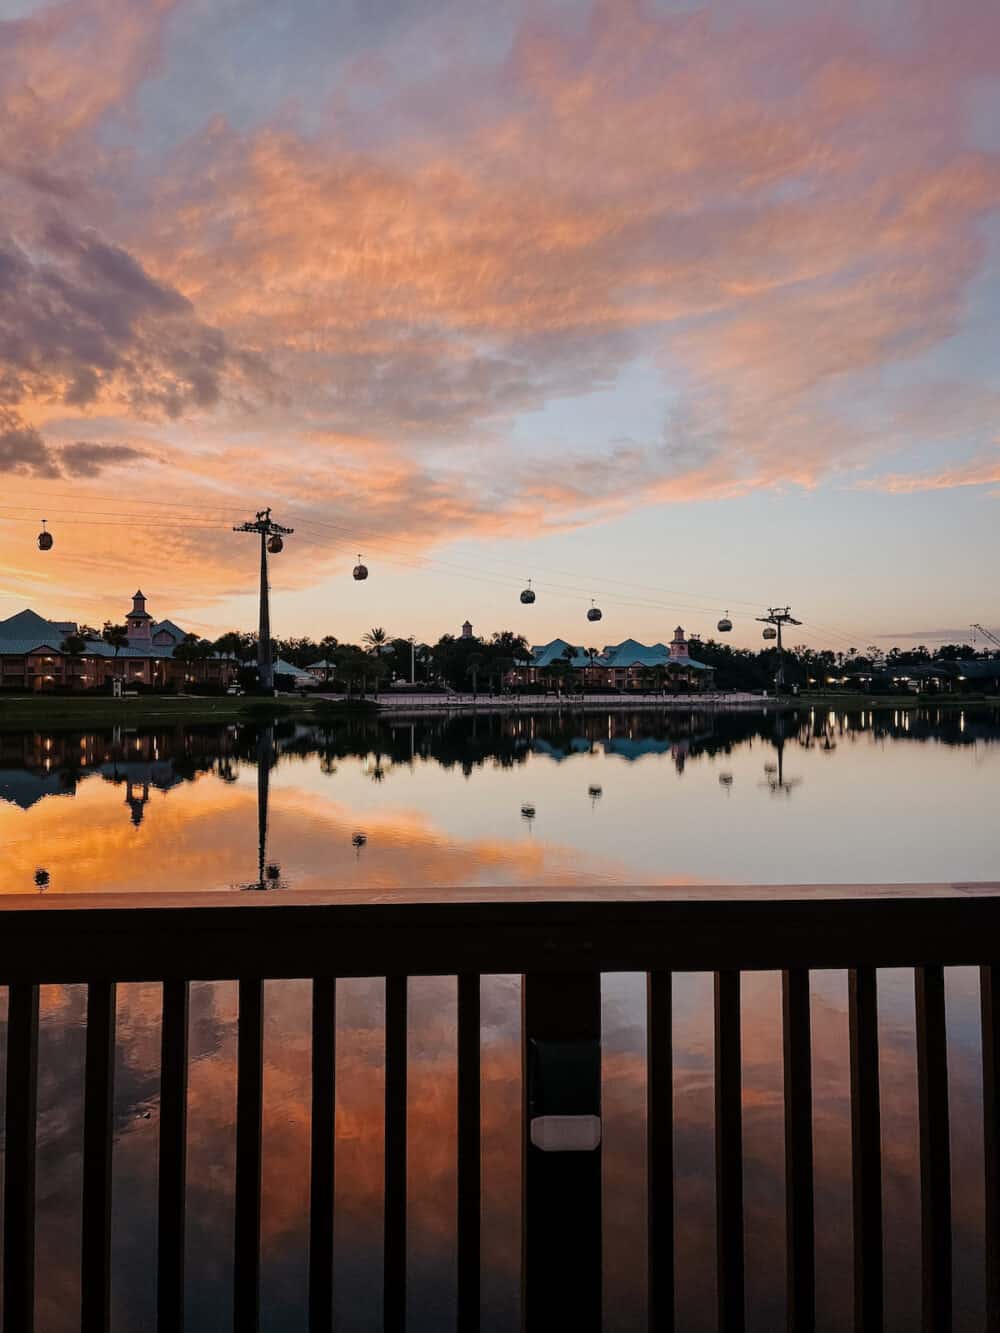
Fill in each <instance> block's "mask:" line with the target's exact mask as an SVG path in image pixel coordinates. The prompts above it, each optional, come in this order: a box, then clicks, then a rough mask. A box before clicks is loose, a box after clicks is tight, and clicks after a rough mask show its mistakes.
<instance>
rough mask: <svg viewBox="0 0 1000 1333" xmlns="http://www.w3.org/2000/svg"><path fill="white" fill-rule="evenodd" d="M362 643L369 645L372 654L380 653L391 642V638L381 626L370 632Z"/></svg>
mask: <svg viewBox="0 0 1000 1333" xmlns="http://www.w3.org/2000/svg"><path fill="white" fill-rule="evenodd" d="M362 642H364V643H367V645H368V649H369V651H370V652H373V653H378V652H381V650H382V649H383V648H384V647H385V645H386V644H387V643H388V642H389V636H388V634H386V632H385V630H384V629H383V628H382V626H381V625H376V626H375V627H374V628H373V629H370V630H368V632H367V633H366V634H365V636H364V638H363V640H362Z"/></svg>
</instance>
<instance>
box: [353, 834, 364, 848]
mask: <svg viewBox="0 0 1000 1333" xmlns="http://www.w3.org/2000/svg"><path fill="white" fill-rule="evenodd" d="M367 841H368V835H367V833H355V834H354V835H353V837H352V838H351V846H352V847H354V848H356V849H357V850H359V851H360V849H361V848H362V847H363V846H364V845H365V843H366V842H367Z"/></svg>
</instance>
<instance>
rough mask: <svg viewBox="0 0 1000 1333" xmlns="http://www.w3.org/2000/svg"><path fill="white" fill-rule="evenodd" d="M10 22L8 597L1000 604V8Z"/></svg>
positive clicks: (920, 621) (424, 9) (823, 621)
mask: <svg viewBox="0 0 1000 1333" xmlns="http://www.w3.org/2000/svg"><path fill="white" fill-rule="evenodd" d="M0 19H2V21H0V617H4V616H7V615H10V614H12V613H14V612H16V611H18V610H20V609H21V608H22V607H24V606H28V605H30V606H32V607H34V608H35V609H36V610H38V611H39V612H41V613H42V614H44V615H48V616H52V617H54V618H59V619H63V618H76V619H83V620H89V621H95V620H96V621H100V620H103V619H105V618H107V617H113V618H115V619H121V618H122V616H123V614H124V611H125V609H126V607H127V606H128V605H129V599H130V596H131V593H132V592H133V591H134V590H135V588H136V586H137V585H141V586H142V588H143V591H144V592H145V593H146V594H147V596H148V598H149V602H150V610H151V611H152V612H153V614H154V615H155V616H158V617H159V616H170V617H171V618H173V619H176V620H179V621H180V622H181V623H184V624H185V625H188V626H190V627H192V628H196V629H198V630H199V631H201V632H204V633H218V632H221V631H223V630H225V629H228V628H232V627H242V628H250V627H251V626H253V624H254V623H255V619H256V608H255V582H256V573H257V571H256V552H255V548H254V543H253V541H252V539H251V538H250V537H247V536H238V535H236V534H234V533H232V531H231V528H232V526H233V524H234V523H238V522H239V521H241V520H242V519H243V518H249V517H252V515H253V511H255V510H256V509H258V508H259V507H261V506H263V505H266V504H271V505H272V506H273V508H274V514H275V517H276V518H277V519H279V520H280V521H282V522H285V523H287V524H288V525H289V526H292V527H294V528H295V529H296V532H295V535H294V537H292V538H290V539H289V540H288V542H287V544H286V550H285V552H284V554H282V555H281V556H280V557H278V558H277V560H276V561H275V562H274V566H273V570H272V583H273V587H274V607H273V613H272V621H273V626H274V630H275V633H276V634H278V635H286V634H293V633H295V634H299V633H308V634H312V635H314V636H317V637H318V636H321V635H323V634H326V633H333V634H336V635H337V636H338V637H339V638H341V639H351V638H357V637H359V636H360V634H361V633H362V632H363V630H364V629H365V628H367V627H368V626H371V625H374V624H380V625H384V626H386V627H387V628H388V629H389V631H390V632H391V633H394V634H401V635H408V634H411V633H413V634H416V635H417V636H418V637H421V638H431V639H433V638H436V637H437V636H438V635H439V634H440V633H441V632H443V631H445V630H451V631H453V632H457V631H458V627H459V625H460V624H461V622H462V620H464V619H465V618H466V617H468V618H469V619H470V620H472V621H473V622H474V624H475V627H476V629H477V631H482V632H487V633H488V632H489V631H491V630H493V629H500V628H512V629H515V630H517V631H519V632H523V633H524V634H525V635H526V636H527V637H528V639H529V640H530V641H531V642H540V641H544V640H547V639H549V638H552V637H554V636H555V635H557V634H559V635H562V636H563V637H566V638H569V639H571V640H574V641H577V642H584V641H586V642H588V643H589V642H595V641H596V642H599V643H605V642H615V641H617V640H620V639H622V638H624V637H626V636H628V635H632V636H634V637H636V638H640V639H646V640H653V639H664V638H669V636H670V634H671V633H672V630H673V626H674V625H675V624H677V623H678V622H680V623H682V624H683V625H684V626H685V627H686V628H688V629H691V630H695V631H700V632H701V633H703V634H705V633H708V632H709V631H711V629H712V628H713V626H714V622H715V621H716V620H717V619H718V617H719V616H720V615H721V614H722V613H723V612H724V611H725V610H727V609H728V610H729V612H730V613H731V615H732V618H733V620H734V622H735V624H736V632H735V633H734V635H733V639H734V641H735V642H737V643H746V644H754V645H756V644H758V643H759V642H760V637H759V631H760V628H761V627H760V626H759V625H756V624H755V623H754V622H753V616H754V615H758V614H760V612H761V610H762V609H763V608H764V607H765V606H766V605H768V604H785V603H790V604H791V605H792V608H793V611H794V612H795V613H796V614H797V615H798V616H799V618H800V619H802V620H803V621H804V622H805V625H804V627H803V629H802V630H801V631H798V632H797V635H796V639H797V640H801V641H805V642H810V643H812V644H813V645H815V646H827V647H832V648H846V647H847V646H848V645H849V644H853V645H855V646H857V647H858V648H862V649H863V648H864V646H865V645H866V644H867V643H870V642H879V641H880V639H879V636H886V637H885V638H883V639H882V640H881V642H883V643H887V642H889V641H890V640H895V641H898V642H905V641H908V640H910V639H914V638H915V639H918V640H923V641H926V642H928V643H931V642H933V641H934V640H935V639H940V638H953V637H956V636H958V635H960V634H962V635H964V633H965V631H966V630H967V627H968V625H969V623H970V621H977V620H978V621H982V622H984V623H986V624H988V625H993V626H997V625H1000V602H998V597H997V591H996V588H997V580H996V569H997V567H998V560H1000V522H998V519H1000V412H998V404H1000V339H998V330H1000V224H998V214H1000V5H998V4H997V2H996V0H952V2H951V3H947V2H946V0H838V3H836V4H830V3H829V0H725V2H723V0H716V2H715V3H710V4H704V5H702V4H696V3H686V2H682V0H594V2H593V3H592V2H591V0H530V2H529V0H523V2H522V0H502V2H501V0H489V2H487V0H296V2H295V3H292V2H291V0H69V3H65V4H55V5H40V4H35V3H31V2H30V0H0ZM43 515H44V516H45V517H46V518H47V519H48V520H49V526H50V527H51V528H52V530H53V532H54V533H55V537H56V541H55V546H54V548H53V550H52V551H51V552H49V553H47V554H42V553H41V552H39V551H38V549H37V547H36V545H35V540H34V539H35V534H36V532H37V530H38V526H39V520H40V519H41V517H42V516H43ZM358 551H361V552H363V553H364V558H365V562H366V564H368V566H369V567H370V569H371V578H370V579H369V580H368V582H367V583H363V584H355V583H354V582H353V581H352V580H351V577H350V568H351V566H352V564H353V563H354V560H355V557H356V554H357V552H358ZM529 576H530V577H532V578H533V579H534V580H535V584H536V587H537V589H538V594H539V596H538V601H537V603H536V604H535V606H534V607H531V608H522V607H521V606H520V604H519V603H518V598H517V594H518V592H519V590H520V588H521V587H522V586H523V584H524V581H525V580H526V579H527V578H528V577H529ZM591 597H594V598H595V599H596V600H597V601H598V603H599V604H600V605H601V606H602V608H603V610H604V621H603V623H602V624H601V625H600V626H599V627H591V626H588V625H587V623H586V621H585V618H584V617H585V611H586V608H587V606H588V605H589V603H590V598H591ZM594 628H598V629H599V630H600V633H599V634H598V635H596V636H595V635H594V633H593V629H594Z"/></svg>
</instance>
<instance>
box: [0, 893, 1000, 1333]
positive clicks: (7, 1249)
mask: <svg viewBox="0 0 1000 1333" xmlns="http://www.w3.org/2000/svg"><path fill="white" fill-rule="evenodd" d="M0 913H2V917H0V920H2V926H3V930H2V939H3V947H2V952H0V983H2V984H6V985H8V986H9V987H10V994H9V1001H10V1002H9V1029H8V1054H7V1126H6V1177H5V1181H4V1242H3V1244H4V1274H5V1281H4V1289H3V1312H4V1328H5V1329H8V1330H18V1333H31V1331H32V1329H33V1328H34V1314H33V1311H34V1279H35V1271H36V1263H35V1256H34V1234H35V1160H36V1089H37V1067H38V1066H37V1061H38V1019H39V993H38V987H39V984H40V983H50V982H62V983H85V984H86V985H87V988H88V990H87V1030H86V1061H85V1106H84V1127H83V1143H82V1153H83V1215H84V1218H85V1219H86V1225H85V1227H84V1230H83V1240H82V1249H81V1253H80V1256H79V1262H80V1272H81V1300H82V1307H81V1312H80V1327H81V1328H82V1329H83V1330H85V1333H92V1331H94V1330H101V1331H102V1333H103V1331H104V1330H107V1329H108V1328H109V1327H110V1313H109V1312H110V1292H111V1280H112V1274H111V1260H110V1254H111V1250H110V1226H111V1222H110V1219H111V1185H110V1182H111V1163H112V1153H113V1139H114V1135H113V1123H112V1077H113V1069H114V1054H115V1018H116V983H117V982H129V981H148V980H151V979H154V980H159V981H162V982H163V1015H162V1045H161V1084H160V1114H159V1121H160V1123H159V1135H160V1143H159V1162H158V1182H159V1196H158V1205H157V1206H158V1232H157V1235H158V1240H157V1246H158V1256H157V1265H158V1267H157V1301H158V1327H159V1329H161V1330H167V1329H170V1330H175V1329H179V1328H180V1327H181V1325H182V1312H183V1306H184V1237H185V1211H186V1209H185V1155H186V1135H187V1128H186V1115H187V1084H188V1027H189V1010H188V1004H189V983H190V982H191V981H195V980H221V979H235V980H236V981H237V982H238V994H239V1026H238V1060H237V1076H236V1180H235V1231H234V1250H233V1254H234V1262H233V1274H232V1277H233V1293H234V1319H233V1327H234V1328H235V1329H237V1330H239V1333H246V1331H247V1330H249V1331H251V1333H252V1331H253V1330H255V1329H257V1328H258V1327H259V1319H260V1310H259V1290H260V1261H261V1161H262V1151H263V1131H262V1123H263V1120H262V1111H263V1021H264V988H263V981H264V979H278V978H302V977H307V978H313V987H312V1054H311V1068H312V1083H311V1094H310V1095H311V1130H310V1136H311V1137H310V1143H311V1166H310V1172H311V1176H310V1178H311V1194H310V1212H309V1246H310V1266H309V1327H310V1329H311V1330H313V1331H314V1333H320V1331H325V1330H330V1329H332V1327H333V1319H332V1293H333V1262H334V1254H333V1235H334V1232H333V1217H334V1189H333V1181H334V1153H335V1145H334V1134H333V1127H334V1108H335V1088H334V1067H335V1066H334V1054H335V1042H336V1025H335V997H336V979H337V978H350V977H372V976H377V977H385V979H386V1000H385V1178H384V1192H383V1214H384V1224H383V1270H384V1275H383V1301H384V1306H383V1308H384V1327H385V1328H386V1329H392V1330H400V1329H403V1328H404V1326H405V1307H406V1237H407V1005H408V987H407V978H408V977H413V976H456V977H457V978H458V986H457V1062H458V1069H457V1088H458V1092H457V1103H458V1105H457V1125H458V1132H457V1197H456V1210H457V1242H458V1255H457V1272H458V1320H457V1323H458V1327H459V1328H460V1329H463V1330H464V1329H475V1328H477V1327H478V1326H479V1318H480V1271H481V1263H482V1259H483V1255H482V1247H481V1236H480V1216H481V1211H480V1209H481V1186H482V1179H481V1156H480V1147H481V1103H480V1065H481V1039H480V979H481V977H482V976H484V975H491V974H498V973H500V974H509V973H519V974H521V975H522V977H523V983H522V984H523V989H522V1021H521V1042H522V1051H523V1063H524V1075H523V1080H522V1084H523V1091H522V1123H521V1138H522V1153H523V1168H522V1186H521V1188H522V1269H521V1293H522V1295H521V1299H522V1310H523V1318H524V1326H525V1327H526V1328H528V1329H530V1330H535V1329H538V1330H542V1329H546V1330H548V1329H558V1328H566V1329H570V1328H572V1329H574V1330H587V1329H598V1328H599V1327H600V1320H601V1288H602V1250H601V1234H602V1233H601V1222H602V1219H601V1201H602V1196H601V1148H600V1146H595V1139H596V1140H598V1141H599V1133H598V1134H596V1135H592V1136H591V1137H588V1135H591V1131H592V1130H593V1128H594V1126H595V1125H596V1126H598V1127H599V1125H600V1114H601V1108H600V1104H599V1097H600V1092H599V1089H600V1079H599V1067H600V1058H601V1053H600V1032H601V1028H600V979H601V974H602V973H606V972H637V973H644V974H645V976H646V994H647V1004H648V1009H647V1033H648V1046H647V1058H646V1089H647V1099H648V1100H647V1131H646V1133H647V1143H646V1145H645V1146H646V1163H647V1166H646V1177H647V1189H646V1191H645V1192H644V1195H643V1198H642V1200H641V1201H639V1200H637V1201H636V1206H637V1207H638V1208H642V1209H643V1210H644V1211H645V1215H646V1217H645V1222H646V1229H647V1237H648V1252H649V1288H648V1293H647V1304H648V1310H649V1327H650V1328H651V1329H670V1328H673V1327H674V1326H675V1321H674V1285H675V1252H676V1250H675V1225H676V1222H675V1192H674V1181H675V1174H674V1115H673V1051H672V1033H673V1026H674V1024H673V1013H672V997H673V981H672V974H673V973H674V972H692V971H694V972H710V973H712V974H714V1032H715V1040H714V1065H715V1083H714V1098H715V1102H714V1117H715V1135H716V1153H715V1165H714V1172H715V1182H714V1184H715V1209H716V1241H717V1249H716V1290H717V1299H718V1326H719V1327H720V1328H721V1329H725V1330H726V1333H731V1331H733V1330H736V1331H737V1333H738V1331H739V1330H741V1329H743V1327H744V1324H745V1313H744V1311H745V1272H744V1267H745V1266H744V1255H745V1225H746V1219H745V1215H744V1200H743V1107H742V1101H741V999H740V978H741V973H743V972H752V971H763V970H767V971H780V973H781V994H782V1037H783V1074H784V1081H783V1088H784V1091H783V1097H784V1117H785V1120H784V1123H785V1135H784V1160H785V1220H786V1225H785V1237H786V1252H785V1256H784V1258H785V1266H786V1272H787V1298H786V1309H787V1327H788V1328H789V1329H794V1330H806V1329H812V1328H813V1327H814V1325H815V1320H816V1308H815V1307H816V1276H815V1250H816V1247H815V1239H816V1237H815V1210H814V1171H813V1136H814V1125H813V1099H812V1072H811V1069H812V1066H811V1046H812V1035H811V1016H810V991H809V972H810V969H843V970H845V971H846V972H847V974H848V985H849V1015H848V1026H849V1041H850V1074H849V1081H850V1089H849V1092H850V1106H851V1142H852V1161H851V1174H852V1196H853V1209H854V1225H853V1267H854V1308H855V1327H856V1328H858V1329H865V1330H870V1329H878V1328H881V1327H883V1312H884V1285H885V1283H884V1271H883V1232H884V1224H885V1222H886V1220H887V1219H886V1218H885V1217H884V1212H885V1209H884V1199H883V1190H882V1133H881V1122H880V1114H881V1113H880V1097H879V1039H878V1025H877V1019H878V1013H877V992H876V969H878V968H880V967H893V968H900V967H903V968H909V969H912V974H913V987H914V995H915V1006H916V1008H915V1012H916V1053H917V1084H918V1094H919V1095H918V1101H919V1141H920V1153H919V1175H920V1198H921V1239H922V1297H921V1298H922V1305H923V1323H924V1327H925V1328H927V1329H935V1330H937V1329H947V1328H950V1327H951V1313H952V1198H951V1172H950V1143H951V1134H950V1126H949V1104H948V1081H947V1079H948V1074H947V1066H948V1049H947V1048H948V1041H947V1036H946V1024H945V1017H946V1015H945V992H944V978H943V969H944V967H945V966H951V965H969V964H974V965H976V966H978V967H979V968H980V979H981V1019H982V1062H983V1101H984V1106H983V1113H984V1114H983V1120H984V1126H985V1134H984V1145H983V1148H984V1156H983V1160H984V1166H985V1209H984V1217H983V1228H984V1234H985V1241H986V1243H985V1265H984V1271H983V1273H982V1281H983V1283H984V1286H985V1291H986V1309H987V1318H988V1326H989V1327H991V1328H995V1327H1000V1105H998V1072H1000V956H998V955H1000V949H998V944H997V941H998V940H1000V932H998V928H1000V885H997V884H947V885H921V886H912V887H908V886H888V885H887V886H874V887H870V886H863V887H852V886H838V887H830V888H815V887H807V888H795V887H782V888H773V887H772V888H755V889H740V888H723V889H714V888H689V889H648V888H641V889H594V890H591V889H587V890H579V891H560V890H551V889H549V890H544V891H543V890H509V891H508V890H495V891H494V890H462V891H456V890H441V891H426V890H423V891H420V892H413V893H412V894H411V893H405V892H393V893H378V892H371V891H369V892H355V891H336V892H330V893H327V894H322V895H316V894H307V893H295V892H287V893H275V894H270V895H269V894H248V895H245V896H240V897H235V896H231V895H219V894H196V893H195V894H185V893H176V894H170V895H158V896H157V897H156V898H155V899H153V900H152V901H151V902H149V901H147V900H146V899H137V898H136V897H134V896H129V897H125V896H119V895H110V894H109V895H104V896H101V895H97V896H91V897H88V898H79V897H78V898H70V897H64V898H61V899H60V898H58V897H56V898H51V899H34V898H31V899H28V898H18V897H7V898H5V899H4V898H0ZM542 1120H544V1121H545V1122H546V1123H545V1124H544V1125H542V1124H541V1122H542ZM557 1122H558V1123H557ZM550 1134H552V1135H554V1136H555V1138H554V1139H549V1138H547V1136H548V1135H550ZM560 1135H564V1136H567V1137H564V1138H563V1139H562V1140H561V1142H560V1141H559V1136H560ZM574 1145H575V1146H574ZM553 1146H557V1147H562V1148H564V1149H566V1150H565V1151H552V1150H551V1149H552V1147H553ZM681 1224H682V1225H683V1219H681Z"/></svg>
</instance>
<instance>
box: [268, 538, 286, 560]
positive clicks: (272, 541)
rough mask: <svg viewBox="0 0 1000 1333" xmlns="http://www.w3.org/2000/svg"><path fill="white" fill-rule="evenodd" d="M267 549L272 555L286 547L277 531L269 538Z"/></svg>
mask: <svg viewBox="0 0 1000 1333" xmlns="http://www.w3.org/2000/svg"><path fill="white" fill-rule="evenodd" d="M267 549H268V550H269V551H270V552H271V554H272V555H277V554H278V552H279V551H283V550H284V549H285V543H284V542H283V541H282V540H281V538H280V537H279V536H278V534H277V533H275V534H274V536H273V537H269V538H268V540H267Z"/></svg>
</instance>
